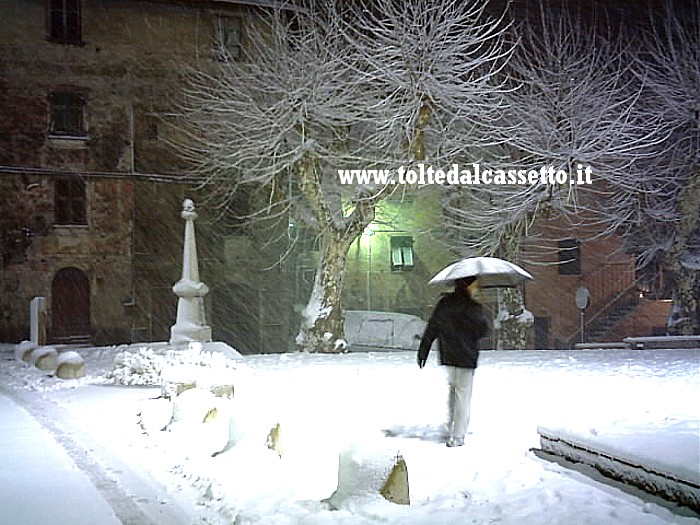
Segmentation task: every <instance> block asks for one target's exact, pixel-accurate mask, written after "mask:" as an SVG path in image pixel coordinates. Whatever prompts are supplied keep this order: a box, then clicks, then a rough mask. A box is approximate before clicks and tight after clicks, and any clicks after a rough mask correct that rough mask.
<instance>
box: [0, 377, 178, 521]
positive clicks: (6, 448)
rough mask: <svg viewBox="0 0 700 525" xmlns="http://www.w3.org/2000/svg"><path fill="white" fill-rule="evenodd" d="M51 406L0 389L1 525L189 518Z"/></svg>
mask: <svg viewBox="0 0 700 525" xmlns="http://www.w3.org/2000/svg"><path fill="white" fill-rule="evenodd" d="M69 422H70V414H68V413H67V412H66V411H65V409H62V408H61V407H60V406H58V405H57V404H55V403H52V402H51V401H50V400H47V399H42V398H41V397H39V396H34V395H32V394H31V393H27V392H21V391H19V392H18V391H12V392H11V391H8V390H7V389H3V388H1V387H0V525H44V524H46V523H51V525H63V524H65V525H96V524H99V525H112V524H120V523H121V524H128V525H131V524H133V525H150V524H168V525H171V524H173V525H177V524H185V523H191V521H192V520H191V519H190V517H189V516H188V515H187V514H186V513H185V512H184V511H183V510H182V509H181V508H179V507H178V505H177V504H176V503H174V502H172V501H169V500H168V498H167V497H165V496H164V495H163V490H162V488H159V487H158V486H157V484H154V483H153V481H152V480H149V479H146V478H145V477H144V476H143V474H142V473H138V472H136V471H134V469H133V468H131V467H130V466H129V465H126V464H125V463H124V462H123V461H122V460H120V459H119V458H118V457H116V456H114V455H113V454H111V453H110V451H108V450H106V449H105V448H104V447H102V446H101V445H100V443H98V442H96V441H95V440H94V439H92V438H91V437H90V436H88V435H85V434H81V435H79V438H78V437H76V434H75V433H74V432H73V431H72V430H71V429H70V423H69Z"/></svg>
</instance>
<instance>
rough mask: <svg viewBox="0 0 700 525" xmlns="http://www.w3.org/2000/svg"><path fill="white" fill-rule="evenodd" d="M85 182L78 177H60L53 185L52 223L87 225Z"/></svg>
mask: <svg viewBox="0 0 700 525" xmlns="http://www.w3.org/2000/svg"><path fill="white" fill-rule="evenodd" d="M86 200H87V199H86V194H85V181H83V180H82V179H80V178H78V177H62V178H59V179H56V181H55V183H54V223H55V224H59V225H69V224H70V225H85V224H87V213H86V208H87V206H86Z"/></svg>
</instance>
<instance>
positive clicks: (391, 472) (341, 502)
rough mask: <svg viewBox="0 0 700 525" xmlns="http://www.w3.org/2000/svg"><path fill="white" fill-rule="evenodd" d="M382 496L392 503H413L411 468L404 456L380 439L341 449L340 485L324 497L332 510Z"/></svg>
mask: <svg viewBox="0 0 700 525" xmlns="http://www.w3.org/2000/svg"><path fill="white" fill-rule="evenodd" d="M382 497H383V498H384V499H386V500H387V501H391V502H393V503H398V504H403V505H408V504H410V499H409V490H408V469H407V467H406V462H405V461H404V459H403V457H402V456H401V455H400V454H398V453H397V452H396V450H395V449H389V448H387V446H386V445H384V444H382V443H379V442H370V443H363V444H355V445H353V446H352V447H349V448H347V449H346V450H344V451H343V452H341V453H340V459H339V467H338V488H337V489H336V491H335V492H334V493H333V494H332V495H331V497H330V498H328V499H327V500H325V501H326V502H327V503H328V504H329V505H330V507H331V509H334V510H339V509H343V508H350V507H352V506H354V505H355V504H356V503H359V502H363V501H366V500H372V499H375V500H376V499H378V498H382Z"/></svg>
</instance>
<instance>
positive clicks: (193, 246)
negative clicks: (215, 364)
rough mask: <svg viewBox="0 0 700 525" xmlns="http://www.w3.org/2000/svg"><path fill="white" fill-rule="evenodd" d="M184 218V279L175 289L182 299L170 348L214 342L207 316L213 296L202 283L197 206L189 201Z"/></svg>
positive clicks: (184, 202)
mask: <svg viewBox="0 0 700 525" xmlns="http://www.w3.org/2000/svg"><path fill="white" fill-rule="evenodd" d="M180 216H181V217H182V218H183V219H184V220H185V244H184V248H183V255H182V277H181V278H180V280H179V281H178V282H176V283H175V285H173V292H174V293H175V295H177V296H178V300H177V319H176V321H175V324H174V325H173V326H172V327H170V344H180V343H190V342H193V341H200V342H208V341H211V327H209V326H207V324H206V318H205V315H204V296H205V295H206V294H207V293H208V292H209V288H208V287H207V285H206V284H204V283H203V282H201V281H200V280H199V266H198V264H197V243H196V240H195V235H194V220H195V219H196V218H197V213H196V212H195V211H194V202H192V201H191V200H190V199H185V200H184V201H183V203H182V212H180Z"/></svg>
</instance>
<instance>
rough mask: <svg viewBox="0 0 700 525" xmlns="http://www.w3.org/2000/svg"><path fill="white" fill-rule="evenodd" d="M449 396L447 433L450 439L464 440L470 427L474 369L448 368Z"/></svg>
mask: <svg viewBox="0 0 700 525" xmlns="http://www.w3.org/2000/svg"><path fill="white" fill-rule="evenodd" d="M445 368H446V369H447V384H448V387H449V396H448V403H447V409H448V412H447V414H448V415H447V432H449V437H451V438H455V439H464V436H465V435H466V433H467V427H468V426H469V416H470V412H471V409H470V407H471V402H472V385H473V384H474V369H473V368H462V367H457V366H446V367H445Z"/></svg>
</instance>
